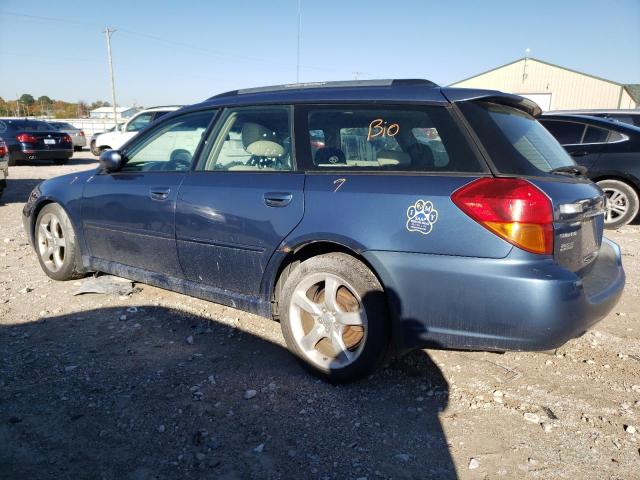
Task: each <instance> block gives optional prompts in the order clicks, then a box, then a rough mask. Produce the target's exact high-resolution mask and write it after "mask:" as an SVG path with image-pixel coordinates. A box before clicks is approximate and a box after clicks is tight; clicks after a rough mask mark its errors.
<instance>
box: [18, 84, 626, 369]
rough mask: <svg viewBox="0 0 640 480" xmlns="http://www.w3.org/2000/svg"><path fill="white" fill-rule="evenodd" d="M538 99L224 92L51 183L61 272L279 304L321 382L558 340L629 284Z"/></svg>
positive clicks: (29, 223) (455, 92) (49, 237)
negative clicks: (402, 358) (387, 360)
mask: <svg viewBox="0 0 640 480" xmlns="http://www.w3.org/2000/svg"><path fill="white" fill-rule="evenodd" d="M539 114H540V109H539V107H538V106H537V105H536V104H535V103H533V102H531V101H530V100H527V99H524V98H522V97H518V96H515V95H510V94H505V93H501V92H497V91H489V90H467V89H455V88H440V87H438V86H437V85H435V84H433V83H432V82H429V81H427V80H388V81H387V80H378V81H355V82H330V83H317V84H295V85H285V86H280V87H266V88H256V89H247V90H238V91H233V92H228V93H225V94H221V95H218V96H215V97H212V98H210V99H208V100H206V101H204V102H202V103H200V104H197V105H192V106H189V107H185V108H182V109H180V110H178V111H176V112H174V113H171V114H168V115H166V116H165V117H164V118H163V119H161V120H160V121H158V122H157V123H155V124H153V125H151V126H149V127H148V128H147V129H145V130H144V131H142V132H141V133H140V134H139V135H138V136H136V137H135V138H134V139H132V140H130V141H129V142H128V143H127V144H125V145H124V146H123V148H121V149H120V150H119V151H114V150H111V151H107V152H103V154H102V155H101V156H100V167H99V168H98V169H97V170H92V171H88V172H84V173H77V174H71V175H65V176H61V177H58V178H54V179H51V180H47V181H45V182H43V183H41V184H40V185H39V186H38V187H37V188H36V189H34V191H33V192H32V193H31V195H30V197H29V199H28V202H27V204H26V205H25V207H24V227H25V231H26V232H27V234H28V237H29V240H30V242H31V243H32V245H33V246H34V248H35V250H36V253H37V254H38V258H39V261H40V263H41V265H42V268H43V270H44V271H45V273H46V274H47V275H49V276H50V277H51V278H54V279H56V280H68V279H72V278H77V277H79V276H81V275H84V274H86V273H88V272H98V271H99V272H108V273H110V274H114V275H119V276H122V277H126V278H129V279H132V280H135V281H139V282H143V283H147V284H151V285H155V286H158V287H162V288H166V289H169V290H174V291H177V292H182V293H185V294H188V295H192V296H196V297H200V298H203V299H207V300H211V301H213V302H217V303H221V304H224V305H229V306H232V307H235V308H238V309H242V310H246V311H249V312H253V313H256V314H259V315H262V316H265V317H269V318H274V319H276V320H278V321H279V322H280V324H281V326H282V332H283V335H284V338H285V340H286V343H287V345H288V347H289V349H290V350H291V352H292V353H293V354H294V355H295V356H296V357H298V358H299V359H300V360H301V362H302V363H303V365H305V366H306V367H307V368H309V369H310V370H311V371H312V372H313V373H315V374H317V375H319V376H320V377H322V378H324V379H326V380H328V381H331V382H346V381H352V380H354V379H357V378H360V377H362V376H364V375H367V374H368V373H369V372H371V371H372V369H373V368H374V367H375V366H376V365H378V364H379V363H380V361H381V360H382V359H383V358H384V357H385V355H386V354H387V353H389V352H394V353H396V354H401V353H404V352H407V351H410V350H411V349H416V348H423V347H430V348H456V349H469V350H471V349H472V350H477V349H481V350H494V351H504V350H548V349H551V348H555V347H557V346H559V345H561V344H563V343H565V342H566V341H568V340H569V339H571V338H574V337H577V336H579V335H581V334H583V333H584V332H585V331H586V330H587V329H588V328H589V327H590V326H592V325H593V324H594V323H596V322H597V321H599V320H601V319H602V318H604V317H605V316H606V315H607V314H608V313H609V312H610V310H611V309H612V308H613V307H614V305H615V304H616V302H617V301H618V299H619V297H620V295H621V293H622V290H623V287H624V282H625V275H624V271H623V268H622V264H621V257H620V250H619V248H618V246H617V245H616V244H614V243H613V242H611V241H609V240H607V239H604V238H603V213H604V209H605V198H604V196H603V192H602V190H600V188H599V187H597V186H596V185H595V184H593V183H592V182H591V181H590V180H588V179H587V178H586V176H584V171H583V169H581V168H580V167H578V166H577V165H576V164H575V163H574V161H573V160H572V159H571V158H570V157H569V156H568V154H567V153H566V152H565V151H564V150H563V148H562V147H561V146H560V145H559V144H558V142H557V141H556V140H555V139H554V138H553V137H552V136H551V134H549V133H548V132H547V130H545V128H544V127H542V125H540V124H539V123H538V122H537V120H536V119H535V117H536V116H537V115H539Z"/></svg>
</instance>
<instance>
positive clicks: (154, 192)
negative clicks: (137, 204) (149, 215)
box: [149, 187, 171, 201]
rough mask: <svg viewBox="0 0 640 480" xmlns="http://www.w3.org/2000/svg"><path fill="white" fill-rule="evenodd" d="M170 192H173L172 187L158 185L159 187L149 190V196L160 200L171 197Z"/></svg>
mask: <svg viewBox="0 0 640 480" xmlns="http://www.w3.org/2000/svg"><path fill="white" fill-rule="evenodd" d="M170 193H171V189H170V188H163V187H158V188H152V189H151V190H149V196H150V197H151V200H158V201H163V200H166V199H167V198H169V194H170Z"/></svg>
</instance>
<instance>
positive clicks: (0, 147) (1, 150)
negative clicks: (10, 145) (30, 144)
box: [0, 141, 7, 157]
mask: <svg viewBox="0 0 640 480" xmlns="http://www.w3.org/2000/svg"><path fill="white" fill-rule="evenodd" d="M6 154H7V144H6V143H4V142H3V141H0V157H4V156H5V155H6Z"/></svg>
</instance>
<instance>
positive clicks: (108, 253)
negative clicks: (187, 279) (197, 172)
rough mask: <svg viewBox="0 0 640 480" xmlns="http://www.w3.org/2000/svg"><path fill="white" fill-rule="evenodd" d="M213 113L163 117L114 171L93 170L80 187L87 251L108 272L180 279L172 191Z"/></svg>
mask: <svg viewBox="0 0 640 480" xmlns="http://www.w3.org/2000/svg"><path fill="white" fill-rule="evenodd" d="M214 114H215V111H213V110H206V111H200V112H194V113H188V114H183V115H179V116H176V117H173V118H170V119H167V120H165V121H163V122H161V123H159V124H158V125H156V126H155V128H153V129H151V130H149V131H147V132H146V133H145V134H144V135H143V136H142V137H140V138H138V139H136V140H135V141H134V142H132V143H131V144H129V145H128V146H127V148H126V150H124V151H123V152H122V155H123V156H124V157H125V160H126V163H125V165H124V167H123V168H122V169H121V170H119V171H117V172H112V173H108V172H98V173H96V175H94V176H93V177H91V179H90V180H89V181H88V182H87V184H86V185H85V189H84V195H83V200H82V202H83V203H82V218H83V229H84V237H85V239H86V243H87V247H88V251H89V252H88V253H89V255H90V256H91V257H93V260H92V261H93V262H94V263H96V262H98V265H101V266H102V268H104V269H105V270H107V271H109V270H110V268H109V266H110V265H113V264H121V265H126V266H129V267H136V268H141V269H144V270H147V271H150V272H154V273H160V274H164V275H168V276H172V277H182V276H183V275H182V270H181V268H180V264H179V262H178V256H177V252H176V243H175V209H176V199H177V197H178V188H179V187H180V184H181V183H182V181H183V180H184V178H185V176H186V175H187V174H188V172H189V169H190V167H191V162H192V159H193V155H194V153H195V152H196V150H197V147H198V145H199V143H200V142H201V139H202V136H203V134H204V132H205V131H206V129H207V127H208V125H209V124H210V122H211V120H212V119H213V117H214Z"/></svg>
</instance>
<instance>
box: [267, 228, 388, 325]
mask: <svg viewBox="0 0 640 480" xmlns="http://www.w3.org/2000/svg"><path fill="white" fill-rule="evenodd" d="M283 250H286V251H283ZM279 252H280V253H281V255H280V258H279V259H278V260H277V265H273V266H272V268H271V272H273V273H272V274H270V275H268V276H267V282H266V284H265V285H263V292H265V293H266V295H267V298H268V299H269V301H270V302H271V304H272V306H273V308H272V315H273V317H274V318H276V319H277V318H278V311H277V299H278V295H279V291H280V290H279V289H280V287H281V285H282V284H283V283H284V281H285V280H286V278H287V276H288V273H289V271H290V270H291V269H292V268H293V267H295V265H297V264H298V263H300V262H303V261H305V260H307V259H309V258H311V257H316V256H318V255H323V254H326V253H338V252H339V253H345V254H347V255H350V256H352V257H354V258H356V259H357V260H359V261H361V262H362V263H364V264H365V265H366V266H367V268H368V269H369V270H371V272H372V273H373V274H374V275H375V276H376V278H377V279H378V281H379V282H380V285H381V286H382V288H383V290H384V289H385V285H384V283H383V281H382V278H381V276H380V275H379V274H378V272H377V271H376V269H375V268H374V267H373V265H371V263H370V262H369V261H368V260H367V259H366V258H365V257H364V256H363V255H362V254H361V253H360V249H359V248H357V247H356V246H354V245H349V244H348V243H346V242H340V241H336V240H308V241H303V242H300V243H299V244H297V245H296V246H295V247H284V249H280V250H279Z"/></svg>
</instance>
